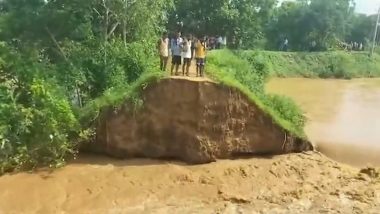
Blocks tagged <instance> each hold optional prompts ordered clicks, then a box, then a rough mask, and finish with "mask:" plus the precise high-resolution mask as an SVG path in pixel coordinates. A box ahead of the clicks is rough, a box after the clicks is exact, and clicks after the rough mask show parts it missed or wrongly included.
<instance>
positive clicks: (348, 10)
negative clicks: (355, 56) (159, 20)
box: [169, 0, 376, 50]
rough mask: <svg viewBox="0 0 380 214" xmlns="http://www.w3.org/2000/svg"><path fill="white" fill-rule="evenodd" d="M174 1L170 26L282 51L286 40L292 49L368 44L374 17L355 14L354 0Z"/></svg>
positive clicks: (240, 45)
mask: <svg viewBox="0 0 380 214" xmlns="http://www.w3.org/2000/svg"><path fill="white" fill-rule="evenodd" d="M281 2H282V3H281V5H280V6H278V3H279V2H278V1H275V0H233V1H230V0H215V1H202V0H175V3H176V4H175V6H176V9H175V10H174V12H173V13H172V15H171V16H170V19H169V20H170V22H169V27H170V29H172V30H175V29H182V30H183V31H184V32H187V33H195V34H196V35H201V36H204V35H209V36H215V35H224V36H227V37H228V39H229V44H230V46H233V45H234V44H232V42H233V41H235V42H234V43H235V46H237V47H239V48H247V49H252V48H260V49H264V48H265V49H268V48H269V49H274V50H278V49H279V48H280V46H281V43H283V42H284V40H285V39H288V41H289V47H290V49H291V50H309V49H310V46H311V44H312V43H313V42H315V45H316V47H315V49H316V50H327V49H334V48H339V47H341V45H342V44H344V43H351V42H357V43H363V45H368V44H369V40H370V38H372V36H371V35H372V34H373V29H374V26H375V20H376V17H375V16H367V15H361V14H355V12H354V11H355V10H354V8H355V4H354V1H353V0H295V1H281Z"/></svg>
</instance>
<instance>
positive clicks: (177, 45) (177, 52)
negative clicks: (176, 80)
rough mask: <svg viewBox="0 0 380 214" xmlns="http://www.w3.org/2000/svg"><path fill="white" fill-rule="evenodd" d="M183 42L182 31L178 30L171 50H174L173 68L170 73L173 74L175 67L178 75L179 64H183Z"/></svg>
mask: <svg viewBox="0 0 380 214" xmlns="http://www.w3.org/2000/svg"><path fill="white" fill-rule="evenodd" d="M182 43H183V40H182V38H181V32H178V33H177V35H176V38H173V39H172V41H171V46H170V47H171V50H172V69H171V72H170V74H171V75H173V71H174V67H175V75H178V70H179V66H180V65H181V64H182V56H181V55H182Z"/></svg>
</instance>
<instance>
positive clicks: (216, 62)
mask: <svg viewBox="0 0 380 214" xmlns="http://www.w3.org/2000/svg"><path fill="white" fill-rule="evenodd" d="M207 63H208V65H207V66H208V67H207V69H206V72H207V74H208V75H209V77H210V78H212V79H214V80H216V81H218V82H220V83H222V84H225V85H227V86H230V87H234V88H238V89H239V90H241V91H242V92H243V93H244V94H246V95H247V96H248V98H249V99H250V100H251V101H252V102H254V103H256V105H257V106H258V107H259V108H260V109H262V110H263V111H264V112H266V113H267V114H269V115H270V116H271V117H272V118H273V121H274V122H275V123H277V124H278V125H280V126H281V127H283V128H284V129H285V130H287V131H289V132H290V133H292V134H294V135H296V136H298V137H301V138H306V137H305V133H304V130H303V128H304V125H305V117H304V115H303V113H302V111H301V110H300V108H298V106H297V105H296V104H295V103H294V102H293V101H292V100H291V99H290V98H287V97H284V96H278V95H270V94H266V93H265V90H264V88H265V83H266V80H267V79H268V77H269V75H270V72H269V68H268V66H267V65H266V63H265V61H261V60H260V59H258V58H252V60H245V59H243V58H242V57H240V56H239V55H238V54H236V53H234V52H232V51H229V50H219V51H213V52H211V53H210V54H209V56H208V58H207Z"/></svg>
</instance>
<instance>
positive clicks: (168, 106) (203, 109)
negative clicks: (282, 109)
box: [90, 79, 313, 164]
mask: <svg viewBox="0 0 380 214" xmlns="http://www.w3.org/2000/svg"><path fill="white" fill-rule="evenodd" d="M142 100H143V103H144V104H143V107H142V108H141V109H139V110H138V111H137V113H136V111H134V110H132V109H133V108H130V106H131V105H128V104H126V105H125V106H124V107H122V108H121V109H118V110H115V109H108V110H106V111H104V112H103V114H102V116H101V117H100V119H99V126H98V128H97V138H96V142H95V143H94V144H91V148H90V149H91V150H92V151H96V152H101V153H105V154H108V155H111V156H115V157H121V158H125V157H127V158H131V157H149V158H175V159H179V160H183V161H185V162H188V163H195V164H197V163H208V162H212V161H214V160H216V159H224V158H231V157H233V156H236V155H241V154H271V155H276V154H284V153H291V152H301V151H307V150H311V149H313V148H312V145H311V144H310V143H309V142H306V141H304V140H302V139H300V138H297V137H294V136H292V135H291V134H289V133H287V132H286V131H284V130H283V129H282V128H280V127H279V126H278V125H276V124H275V123H274V122H273V121H272V119H271V118H270V117H269V116H268V115H266V114H265V113H264V112H263V111H261V110H260V109H259V108H257V106H256V105H255V104H254V103H252V102H250V101H249V100H248V98H247V97H246V96H245V95H243V94H242V93H241V92H240V91H238V90H236V89H232V88H229V87H227V86H222V85H219V84H216V83H213V82H211V81H190V80H186V79H164V80H162V81H160V82H159V83H157V84H152V85H150V86H148V87H147V88H146V89H145V90H144V91H143V92H142ZM127 106H129V107H127Z"/></svg>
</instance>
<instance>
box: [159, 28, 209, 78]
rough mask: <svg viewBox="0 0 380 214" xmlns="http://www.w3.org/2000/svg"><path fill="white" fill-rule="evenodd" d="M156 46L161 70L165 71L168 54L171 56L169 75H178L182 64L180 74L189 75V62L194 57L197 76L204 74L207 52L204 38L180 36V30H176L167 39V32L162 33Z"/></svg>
mask: <svg viewBox="0 0 380 214" xmlns="http://www.w3.org/2000/svg"><path fill="white" fill-rule="evenodd" d="M157 48H158V52H159V54H160V69H161V70H162V71H166V68H167V65H168V61H169V56H171V57H172V61H171V64H172V65H171V72H170V73H171V75H178V74H179V68H180V66H181V65H182V75H183V76H185V75H186V76H189V72H190V67H191V62H192V60H193V59H194V58H195V60H196V71H197V77H199V76H201V77H203V76H204V70H205V65H206V54H207V42H206V39H205V38H195V37H193V36H187V37H182V34H181V32H177V33H176V35H175V37H173V38H171V39H169V36H168V34H167V33H163V34H162V37H161V38H160V39H159V41H158V44H157Z"/></svg>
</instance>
